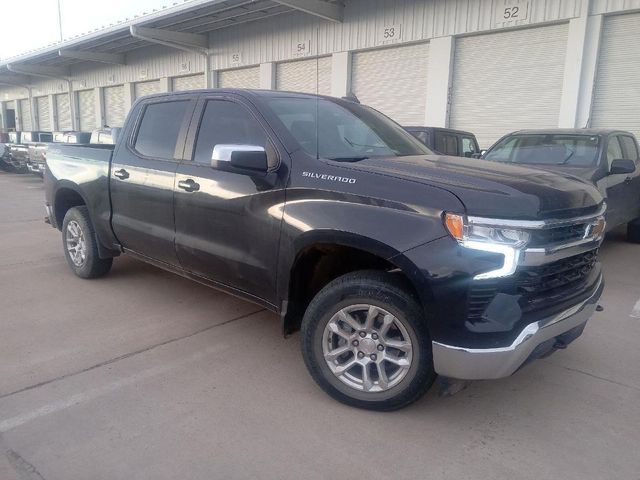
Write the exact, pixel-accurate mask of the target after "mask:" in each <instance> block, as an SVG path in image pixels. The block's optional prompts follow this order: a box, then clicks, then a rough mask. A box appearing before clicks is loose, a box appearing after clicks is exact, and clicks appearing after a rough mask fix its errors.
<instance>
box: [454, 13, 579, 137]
mask: <svg viewBox="0 0 640 480" xmlns="http://www.w3.org/2000/svg"><path fill="white" fill-rule="evenodd" d="M567 33H568V24H562V25H553V26H549V27H539V28H530V29H524V30H523V29H520V30H514V31H510V32H501V33H494V34H489V35H477V36H472V37H465V38H460V39H458V40H457V42H456V50H455V61H454V71H453V84H452V98H451V102H452V103H451V111H450V114H451V116H450V122H449V123H450V126H451V127H452V128H457V129H461V130H468V131H471V132H473V133H475V134H476V136H477V137H478V142H479V143H480V147H482V148H488V147H490V146H491V145H492V144H493V142H495V141H496V140H498V139H499V138H500V137H501V136H502V135H505V134H506V133H509V132H511V131H513V130H518V129H521V128H551V127H557V126H558V115H559V113H560V97H561V95H562V81H563V75H564V60H565V54H566V50H567Z"/></svg>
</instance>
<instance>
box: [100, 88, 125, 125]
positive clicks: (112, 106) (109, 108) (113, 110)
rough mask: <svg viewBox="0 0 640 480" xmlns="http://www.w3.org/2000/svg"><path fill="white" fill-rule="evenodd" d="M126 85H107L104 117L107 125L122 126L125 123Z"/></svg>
mask: <svg viewBox="0 0 640 480" xmlns="http://www.w3.org/2000/svg"><path fill="white" fill-rule="evenodd" d="M125 114H126V112H125V111H124V87H123V86H122V85H118V86H117V87H106V88H105V89H104V117H105V122H106V123H107V126H109V127H121V126H122V125H123V124H124V117H125Z"/></svg>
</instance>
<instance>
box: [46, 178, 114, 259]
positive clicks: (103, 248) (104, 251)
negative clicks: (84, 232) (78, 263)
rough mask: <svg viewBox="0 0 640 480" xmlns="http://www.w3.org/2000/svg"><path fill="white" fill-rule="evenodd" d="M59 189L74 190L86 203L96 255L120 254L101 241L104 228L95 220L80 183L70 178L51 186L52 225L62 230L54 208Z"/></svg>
mask: <svg viewBox="0 0 640 480" xmlns="http://www.w3.org/2000/svg"><path fill="white" fill-rule="evenodd" d="M61 190H69V191H72V192H74V193H75V194H77V195H78V196H79V197H80V198H81V199H82V201H83V202H84V204H85V205H86V207H87V209H88V210H89V217H90V218H91V221H92V223H93V227H94V229H95V232H96V233H95V238H96V245H97V247H98V256H99V257H100V258H113V257H117V256H119V255H120V251H119V250H115V249H113V248H109V247H108V246H107V244H106V243H105V242H104V241H103V238H102V237H103V234H104V228H101V227H102V226H101V224H100V222H97V221H96V218H95V206H94V205H93V204H92V203H91V202H90V201H89V199H88V197H87V195H86V194H85V192H84V191H83V189H82V188H81V187H80V185H78V184H77V183H75V182H72V181H70V180H59V181H57V182H56V183H55V186H54V188H53V192H52V196H51V206H52V210H53V217H54V218H53V220H54V224H55V225H54V226H55V227H56V228H58V229H59V230H62V222H63V220H64V219H63V218H57V209H56V206H57V205H56V202H57V198H58V193H59V192H60V191H61Z"/></svg>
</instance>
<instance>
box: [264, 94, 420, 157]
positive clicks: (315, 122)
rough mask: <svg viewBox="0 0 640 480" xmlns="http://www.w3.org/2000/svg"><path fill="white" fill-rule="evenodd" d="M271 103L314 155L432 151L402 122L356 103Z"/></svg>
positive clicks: (292, 100)
mask: <svg viewBox="0 0 640 480" xmlns="http://www.w3.org/2000/svg"><path fill="white" fill-rule="evenodd" d="M269 106H270V107H271V109H272V110H273V111H274V112H275V114H276V116H277V117H278V119H279V120H280V121H281V122H282V124H283V125H284V126H285V128H286V129H287V130H288V131H289V132H290V133H291V135H292V136H293V137H294V138H295V139H296V141H297V142H298V143H299V144H300V147H302V149H303V150H304V151H305V152H307V153H308V154H309V155H312V156H314V157H321V158H327V159H330V160H338V161H357V160H363V159H365V158H369V157H381V156H385V157H389V156H391V157H401V156H407V155H427V154H431V153H432V152H431V151H430V150H429V149H428V148H427V147H426V146H424V145H422V144H421V143H420V142H419V141H418V140H416V139H415V138H414V137H413V136H412V135H410V134H409V133H407V132H406V131H405V130H404V129H403V128H402V127H400V125H397V124H396V123H394V122H393V121H392V120H390V119H389V118H387V117H385V116H384V115H382V114H381V113H378V112H376V111H375V110H373V109H371V108H369V107H365V106H362V105H358V104H356V103H353V104H351V103H344V104H338V103H335V102H332V101H330V100H326V99H322V98H320V99H317V100H316V99H315V98H310V97H309V98H275V99H272V100H270V101H269Z"/></svg>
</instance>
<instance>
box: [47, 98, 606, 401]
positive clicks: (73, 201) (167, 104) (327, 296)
mask: <svg viewBox="0 0 640 480" xmlns="http://www.w3.org/2000/svg"><path fill="white" fill-rule="evenodd" d="M45 187H46V208H47V211H48V221H49V222H50V223H51V225H53V226H54V227H57V228H58V229H60V230H61V231H62V240H63V246H64V253H65V255H66V258H67V261H68V264H69V266H70V268H71V269H72V270H73V271H74V272H75V273H76V274H77V275H78V276H80V277H82V278H94V277H99V276H102V275H105V274H106V273H107V272H108V271H109V269H110V268H111V265H112V260H113V257H116V256H118V255H119V254H121V253H126V254H129V255H132V256H134V257H136V258H138V259H141V260H143V261H146V262H150V263H152V264H154V265H157V266H159V267H161V268H164V269H167V270H170V271H173V272H176V273H178V274H180V275H183V276H186V277H188V278H191V279H193V280H195V281H198V282H201V283H204V284H206V285H210V286H212V287H216V288H219V289H222V290H224V291H227V292H229V293H232V294H234V295H238V296H240V297H242V298H245V299H248V300H250V301H252V302H255V303H257V304H259V305H262V306H264V307H265V308H267V309H269V310H272V311H274V312H276V313H278V314H279V315H280V316H281V317H282V321H283V326H284V330H285V332H287V333H290V332H293V331H295V330H297V329H301V335H300V336H301V343H302V353H303V358H304V361H305V362H306V365H307V367H308V369H309V371H310V373H311V375H312V376H313V378H314V379H315V380H316V382H317V383H318V384H319V385H320V386H321V387H322V388H323V389H324V390H325V391H327V392H328V393H329V394H330V395H332V396H333V397H334V398H336V399H338V400H340V401H342V402H345V403H347V404H350V405H355V406H358V407H363V408H370V409H378V410H392V409H397V408H401V407H403V406H405V405H407V404H409V403H411V402H413V401H414V400H416V399H417V398H419V397H420V396H421V395H422V394H423V393H424V392H425V391H426V390H427V389H428V388H429V387H430V386H431V384H432V383H433V381H434V379H435V378H436V375H437V374H440V375H442V376H444V377H449V378H457V379H466V380H474V379H491V378H500V377H505V376H509V375H511V374H513V373H514V372H515V371H516V370H518V369H519V368H520V367H521V366H522V365H524V364H525V363H526V362H528V361H529V360H532V359H534V358H540V357H543V356H546V355H548V354H550V353H552V352H553V351H555V350H556V349H559V348H564V347H565V346H566V345H567V344H568V343H569V342H571V341H572V340H574V339H575V338H576V337H578V336H579V335H580V334H581V333H582V330H583V328H584V327H585V324H586V322H587V320H588V319H589V317H590V316H591V315H592V313H593V312H594V310H595V308H596V306H597V302H598V300H599V298H600V295H601V293H602V290H603V287H604V283H603V279H602V274H601V267H600V263H599V262H598V248H599V246H600V243H601V241H602V236H603V231H604V228H605V225H604V217H603V215H604V204H603V199H602V196H601V195H600V194H599V193H598V191H597V189H596V188H595V187H593V186H592V185H590V184H588V183H586V182H581V181H579V180H575V179H570V178H566V177H563V176H561V175H556V174H553V173H547V172H542V171H538V170H530V169H527V168H525V167H519V166H512V165H502V166H500V167H499V168H496V165H495V164H494V163H491V162H484V161H482V160H476V159H465V158H452V157H441V156H437V155H433V154H432V153H431V152H430V151H429V150H428V149H427V147H426V146H424V145H423V144H421V143H420V142H419V141H418V140H416V139H415V138H414V137H412V136H411V135H410V134H409V133H407V132H406V131H405V130H403V129H402V127H400V126H399V125H397V124H396V123H394V122H393V121H391V120H390V119H388V118H387V117H385V116H383V115H382V114H380V113H378V112H376V111H375V110H373V109H371V108H369V107H366V106H363V105H359V104H357V103H353V102H350V101H347V100H339V99H335V98H329V97H316V96H313V95H305V94H294V93H284V92H268V91H248V90H202V91H189V92H178V93H171V94H159V95H153V96H149V97H144V98H142V99H140V100H138V101H137V102H136V103H135V105H134V106H133V108H132V110H131V112H130V113H129V116H128V118H127V120H126V123H125V126H124V128H123V129H122V132H121V134H120V135H119V138H118V142H117V144H116V145H115V146H107V145H102V146H97V147H93V146H71V145H55V146H51V148H50V150H49V156H48V168H47V171H46V174H45Z"/></svg>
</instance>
